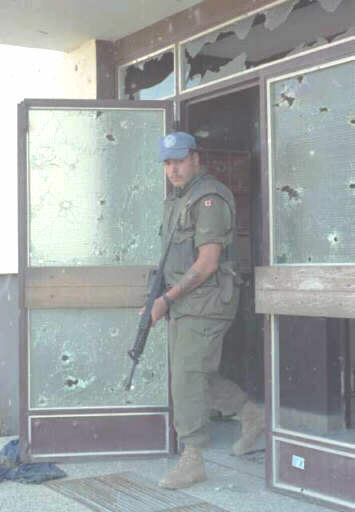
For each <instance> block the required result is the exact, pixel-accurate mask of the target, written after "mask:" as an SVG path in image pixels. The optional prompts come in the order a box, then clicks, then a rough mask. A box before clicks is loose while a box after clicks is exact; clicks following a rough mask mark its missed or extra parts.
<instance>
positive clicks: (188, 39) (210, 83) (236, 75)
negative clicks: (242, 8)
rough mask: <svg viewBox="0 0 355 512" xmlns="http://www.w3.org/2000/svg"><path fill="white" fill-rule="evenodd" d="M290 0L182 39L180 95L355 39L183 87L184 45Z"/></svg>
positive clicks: (245, 75)
mask: <svg viewBox="0 0 355 512" xmlns="http://www.w3.org/2000/svg"><path fill="white" fill-rule="evenodd" d="M288 1H289V0H278V1H275V2H273V3H271V4H269V5H267V6H264V7H259V8H258V9H255V10H253V11H250V12H248V13H247V14H243V15H241V16H238V17H236V18H233V19H232V20H229V21H227V22H223V23H220V24H219V25H216V26H214V27H212V28H209V29H207V30H204V31H202V32H199V33H198V34H195V35H194V36H191V37H188V38H186V39H184V40H182V41H180V42H179V43H178V56H179V69H178V78H179V85H178V90H179V94H180V95H184V94H187V93H191V92H195V91H199V90H201V89H204V88H205V87H208V86H210V85H216V84H220V83H222V82H225V81H226V80H230V79H231V78H237V77H246V78H248V76H249V75H251V74H252V75H254V74H255V72H257V71H259V70H264V69H267V68H269V67H271V66H273V65H275V64H279V63H282V62H286V61H292V60H294V59H297V58H298V57H303V56H305V55H308V54H312V53H315V52H318V51H319V50H322V49H324V48H331V47H334V46H338V45H339V44H343V43H346V42H349V41H354V40H355V36H350V37H346V38H344V39H341V40H339V41H335V42H333V43H327V44H324V45H321V46H318V47H316V48H311V49H308V50H305V51H302V52H299V53H297V54H296V55H290V56H286V57H283V58H281V59H277V60H274V61H272V62H268V63H266V64H262V65H260V66H257V67H256V68H252V69H247V70H243V71H239V72H237V73H233V74H231V75H228V76H225V77H221V78H216V80H212V81H210V82H208V83H206V84H200V85H196V86H194V87H190V88H188V89H186V88H184V87H183V71H184V70H183V62H184V60H183V56H182V52H183V45H185V44H186V43H189V42H191V41H194V40H195V39H199V38H201V37H203V36H205V35H207V34H210V33H212V32H216V31H218V30H220V29H224V28H228V27H229V26H231V25H233V24H234V23H236V22H238V21H241V20H243V19H246V18H249V17H252V16H255V14H258V13H262V12H265V11H266V10H270V9H272V8H273V7H277V6H278V5H281V4H283V3H286V2H288Z"/></svg>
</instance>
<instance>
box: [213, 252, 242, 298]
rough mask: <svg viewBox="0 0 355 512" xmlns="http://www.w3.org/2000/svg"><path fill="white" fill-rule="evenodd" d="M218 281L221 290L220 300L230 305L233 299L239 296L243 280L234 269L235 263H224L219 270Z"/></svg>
mask: <svg viewBox="0 0 355 512" xmlns="http://www.w3.org/2000/svg"><path fill="white" fill-rule="evenodd" d="M218 281H219V286H220V289H221V294H220V299H221V302H222V303H223V304H229V303H230V302H231V300H232V299H233V297H235V296H236V295H238V296H239V287H240V286H241V284H242V283H243V280H242V279H241V278H240V277H239V275H238V273H237V272H236V271H235V270H234V268H233V263H232V262H230V261H227V262H225V263H222V264H221V265H220V267H219V269H218Z"/></svg>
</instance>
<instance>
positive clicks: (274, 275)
mask: <svg viewBox="0 0 355 512" xmlns="http://www.w3.org/2000/svg"><path fill="white" fill-rule="evenodd" d="M255 311H256V313H267V314H280V315H297V316H326V317H334V318H355V266H340V265H339V266H334V267H333V266H332V267H325V266H314V267H313V266H312V267H302V266H300V267H257V268H256V269H255Z"/></svg>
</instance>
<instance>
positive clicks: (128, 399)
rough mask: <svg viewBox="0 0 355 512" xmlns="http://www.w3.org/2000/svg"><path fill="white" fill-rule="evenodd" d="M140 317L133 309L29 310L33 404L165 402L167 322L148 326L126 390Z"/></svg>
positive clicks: (102, 404)
mask: <svg viewBox="0 0 355 512" xmlns="http://www.w3.org/2000/svg"><path fill="white" fill-rule="evenodd" d="M138 318H139V317H138V313H137V309H100V310H94V309H71V310H66V309H58V310H40V309H38V310H32V311H31V312H30V346H29V352H30V368H31V379H30V403H31V407H32V408H36V409H48V408H65V407H75V408H79V407H104V406H111V407H116V406H124V407H129V406H167V404H168V371H167V353H166V333H165V329H166V327H165V322H160V323H159V324H157V326H156V327H155V328H154V329H152V330H151V332H150V335H149V343H147V346H146V349H145V351H144V355H143V357H142V358H141V361H140V364H139V365H138V367H137V370H136V373H135V378H134V382H133V388H132V389H131V390H130V391H126V390H125V383H126V381H127V378H128V375H129V371H130V369H131V367H132V360H131V359H130V358H129V356H128V354H127V351H128V349H129V348H131V345H132V343H133V340H134V339H135V335H136V331H137V322H138V320H137V319H138Z"/></svg>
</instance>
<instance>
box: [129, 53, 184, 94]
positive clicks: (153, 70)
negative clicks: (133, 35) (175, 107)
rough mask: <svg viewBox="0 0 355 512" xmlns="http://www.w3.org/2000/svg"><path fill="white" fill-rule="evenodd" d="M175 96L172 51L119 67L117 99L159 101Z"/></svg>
mask: <svg viewBox="0 0 355 512" xmlns="http://www.w3.org/2000/svg"><path fill="white" fill-rule="evenodd" d="M174 94H175V64H174V50H173V49H171V50H168V51H163V52H161V53H158V54H156V55H154V56H153V57H149V58H147V59H143V60H140V61H139V62H135V63H131V64H127V65H124V66H120V68H119V99H121V100H160V99H163V98H170V97H171V96H173V95H174Z"/></svg>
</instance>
